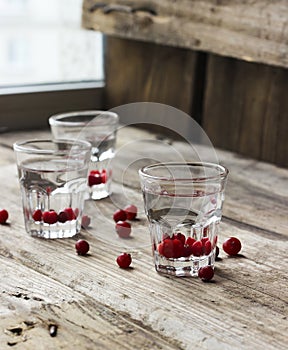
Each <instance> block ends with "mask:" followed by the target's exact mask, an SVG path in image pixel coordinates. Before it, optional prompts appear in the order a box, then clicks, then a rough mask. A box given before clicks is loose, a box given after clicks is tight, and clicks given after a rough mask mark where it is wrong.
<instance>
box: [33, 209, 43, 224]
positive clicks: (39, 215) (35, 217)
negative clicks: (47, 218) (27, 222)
mask: <svg viewBox="0 0 288 350" xmlns="http://www.w3.org/2000/svg"><path fill="white" fill-rule="evenodd" d="M32 218H33V220H34V221H41V220H42V210H41V209H36V210H34V212H33V214H32Z"/></svg>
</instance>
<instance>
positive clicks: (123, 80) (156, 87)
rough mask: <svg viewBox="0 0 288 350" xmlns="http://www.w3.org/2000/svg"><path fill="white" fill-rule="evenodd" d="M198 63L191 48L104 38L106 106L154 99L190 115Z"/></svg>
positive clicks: (111, 106)
mask: <svg viewBox="0 0 288 350" xmlns="http://www.w3.org/2000/svg"><path fill="white" fill-rule="evenodd" d="M198 63H199V57H198V56H197V54H196V53H195V52H192V51H191V50H187V49H176V48H175V47H168V46H162V45H155V44H153V43H143V42H136V41H132V40H123V39H119V38H113V37H107V38H106V45H105V78H106V86H105V104H106V108H114V107H117V106H120V105H124V104H127V103H132V102H139V101H141V102H158V103H163V104H167V105H169V106H173V107H175V108H178V109H180V110H182V111H184V112H186V113H189V114H190V112H191V111H192V110H193V108H195V106H194V104H195V102H194V100H195V99H194V98H193V96H194V95H195V94H196V93H197V89H195V86H196V80H197V78H198V72H197V68H198ZM179 91H180V92H181V94H179Z"/></svg>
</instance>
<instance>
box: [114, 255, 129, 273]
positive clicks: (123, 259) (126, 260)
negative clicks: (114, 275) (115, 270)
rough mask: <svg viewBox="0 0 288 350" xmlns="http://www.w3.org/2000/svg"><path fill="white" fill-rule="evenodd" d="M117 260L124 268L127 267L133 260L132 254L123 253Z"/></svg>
mask: <svg viewBox="0 0 288 350" xmlns="http://www.w3.org/2000/svg"><path fill="white" fill-rule="evenodd" d="M116 262H117V264H118V265H119V267H121V268H122V269H127V268H128V267H129V266H130V264H131V262H132V258H131V255H130V254H128V253H122V254H120V255H119V256H118V257H117V259H116Z"/></svg>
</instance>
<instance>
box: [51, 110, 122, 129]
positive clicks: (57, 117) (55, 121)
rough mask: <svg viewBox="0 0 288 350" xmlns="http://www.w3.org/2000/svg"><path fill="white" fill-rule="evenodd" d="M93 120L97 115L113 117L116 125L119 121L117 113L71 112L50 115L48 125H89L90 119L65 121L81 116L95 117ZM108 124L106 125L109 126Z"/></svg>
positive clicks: (96, 111) (99, 111)
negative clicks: (85, 120)
mask: <svg viewBox="0 0 288 350" xmlns="http://www.w3.org/2000/svg"><path fill="white" fill-rule="evenodd" d="M95 114H97V115H96V116H95V118H96V117H97V116H98V115H101V114H102V115H104V114H107V115H109V116H110V117H113V119H114V124H117V123H118V120H119V116H118V114H117V113H115V112H111V111H104V110H83V111H72V112H64V113H57V114H54V115H52V116H51V117H49V124H50V125H51V126H83V127H84V126H86V125H87V124H89V123H90V122H91V121H92V120H93V118H92V119H91V121H87V122H84V121H83V122H81V121H77V122H74V121H65V118H71V117H77V116H78V117H79V116H80V117H81V115H82V116H88V117H89V116H91V117H92V116H93V115H95ZM109 124H110V123H107V125H109Z"/></svg>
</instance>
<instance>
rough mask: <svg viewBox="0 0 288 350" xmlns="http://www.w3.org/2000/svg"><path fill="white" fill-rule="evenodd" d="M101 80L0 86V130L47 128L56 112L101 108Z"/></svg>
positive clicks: (102, 104) (102, 91) (102, 88)
mask: <svg viewBox="0 0 288 350" xmlns="http://www.w3.org/2000/svg"><path fill="white" fill-rule="evenodd" d="M103 97H104V82H101V81H99V82H96V81H94V82H82V83H81V82H79V83H76V82H75V83H68V84H67V83H64V84H43V85H39V86H38V85H34V86H26V87H24V86H23V87H13V88H12V87H11V88H8V89H6V88H3V89H0V133H1V132H9V131H16V130H29V129H30V130H32V129H43V128H48V127H49V123H48V118H49V117H50V116H51V115H53V114H56V113H61V112H68V111H76V110H89V109H90V110H91V109H103V108H104V98H103Z"/></svg>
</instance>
